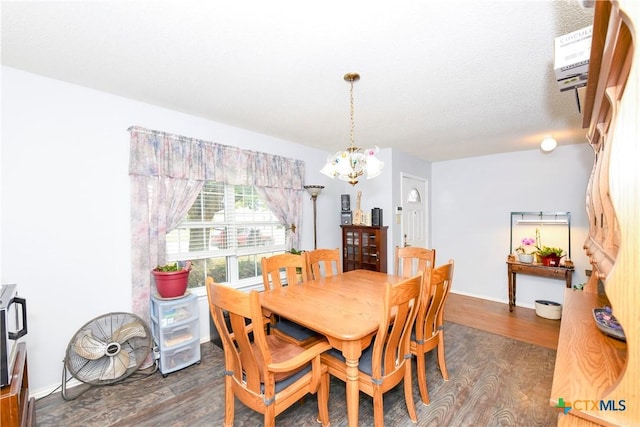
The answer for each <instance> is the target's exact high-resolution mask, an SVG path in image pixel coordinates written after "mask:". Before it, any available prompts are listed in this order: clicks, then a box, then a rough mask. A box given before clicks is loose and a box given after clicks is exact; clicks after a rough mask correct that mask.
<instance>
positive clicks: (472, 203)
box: [431, 143, 593, 308]
mask: <svg viewBox="0 0 640 427" xmlns="http://www.w3.org/2000/svg"><path fill="white" fill-rule="evenodd" d="M592 164H593V151H592V150H591V149H590V147H589V146H588V144H586V143H585V144H580V145H569V146H560V147H558V148H557V149H556V150H555V151H553V152H551V153H548V154H544V153H542V152H541V151H539V150H531V151H521V152H516V153H505V154H497V155H491V156H483V157H475V158H469V159H462V160H454V161H446V162H437V163H434V164H433V170H432V172H433V173H432V183H433V184H432V189H433V190H432V204H431V206H432V221H433V224H434V226H433V230H432V236H433V239H432V241H433V247H434V248H437V251H438V252H437V257H438V259H439V262H438V263H441V262H445V261H446V260H447V259H449V258H453V259H454V260H455V262H456V267H455V274H454V281H453V288H452V292H456V293H461V294H467V295H472V296H476V297H480V298H484V299H489V300H494V301H500V302H505V303H508V301H509V300H508V294H507V270H506V268H507V267H506V264H505V263H506V260H507V255H508V254H509V244H510V241H509V240H510V237H509V230H510V224H511V217H510V212H512V211H513V212H520V211H554V212H555V211H570V212H571V255H572V260H573V261H574V263H575V267H576V271H575V274H574V276H573V283H584V282H586V274H585V269H588V268H590V265H589V262H588V259H587V257H586V255H585V253H584V251H583V250H582V245H583V243H584V241H585V239H586V237H587V233H588V223H587V218H586V209H585V193H586V187H587V182H588V179H589V175H590V173H591V167H592ZM543 242H544V236H543ZM566 249H567V248H565V250H566ZM517 277H518V278H517V294H516V303H517V304H518V305H523V306H526V307H531V308H533V307H534V302H535V300H536V299H545V300H552V301H557V302H560V303H562V302H563V300H564V298H563V293H564V281H560V280H555V279H546V278H539V277H533V276H525V275H518V276H517Z"/></svg>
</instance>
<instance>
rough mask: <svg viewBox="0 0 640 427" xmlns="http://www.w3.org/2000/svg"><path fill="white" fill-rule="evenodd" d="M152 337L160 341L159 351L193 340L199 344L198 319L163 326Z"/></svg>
mask: <svg viewBox="0 0 640 427" xmlns="http://www.w3.org/2000/svg"><path fill="white" fill-rule="evenodd" d="M158 332H159V334H158ZM154 335H155V336H157V337H158V338H159V339H160V349H165V348H172V347H176V346H179V345H184V344H186V343H188V342H190V341H193V340H197V341H198V342H200V334H199V327H198V319H195V320H192V321H191V322H188V323H181V324H179V325H175V326H165V327H164V328H160V331H156V332H155V333H154Z"/></svg>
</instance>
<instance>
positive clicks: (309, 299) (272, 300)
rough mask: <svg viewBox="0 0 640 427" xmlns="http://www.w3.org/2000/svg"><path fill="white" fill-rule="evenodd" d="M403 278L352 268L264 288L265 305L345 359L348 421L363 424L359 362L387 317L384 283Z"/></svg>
mask: <svg viewBox="0 0 640 427" xmlns="http://www.w3.org/2000/svg"><path fill="white" fill-rule="evenodd" d="M402 280H404V278H403V277H400V276H395V275H393V274H387V273H381V272H377V271H370V270H351V271H347V272H344V273H340V274H337V275H333V276H329V277H326V278H321V279H317V280H309V281H307V282H304V283H301V284H296V285H290V286H283V287H280V288H274V289H270V290H267V291H264V292H261V293H260V298H261V303H262V307H263V310H266V311H267V312H272V313H275V314H278V315H280V316H282V317H285V318H287V319H289V320H292V321H294V322H296V323H298V324H300V325H303V326H306V327H307V328H309V329H312V330H314V331H316V332H318V333H319V334H322V335H324V336H325V337H326V338H327V340H328V341H329V344H331V346H332V347H333V348H335V349H337V350H340V351H341V352H342V355H343V356H344V358H345V360H346V373H347V381H346V398H347V418H348V425H349V426H357V425H358V410H359V402H360V390H359V385H358V362H359V359H360V355H361V354H362V350H363V349H365V348H367V347H368V346H369V345H370V344H371V340H372V338H373V336H374V335H375V333H376V332H377V330H378V325H379V323H380V319H381V318H382V309H383V299H384V288H385V286H384V284H385V283H391V284H395V283H398V282H400V281H402Z"/></svg>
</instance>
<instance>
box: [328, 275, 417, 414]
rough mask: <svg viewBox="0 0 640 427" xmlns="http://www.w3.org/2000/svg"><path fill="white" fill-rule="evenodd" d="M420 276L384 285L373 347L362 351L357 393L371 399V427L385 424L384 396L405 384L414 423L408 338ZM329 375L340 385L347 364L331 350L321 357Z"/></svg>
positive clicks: (409, 409) (407, 401)
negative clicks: (402, 383) (382, 301)
mask: <svg viewBox="0 0 640 427" xmlns="http://www.w3.org/2000/svg"><path fill="white" fill-rule="evenodd" d="M422 282H423V275H422V273H419V274H418V275H417V276H414V277H411V278H408V279H405V280H403V281H402V282H398V283H396V284H395V285H391V284H390V283H387V284H386V285H385V286H386V288H385V296H384V304H383V310H382V313H380V324H379V326H378V331H377V333H376V335H375V337H374V338H373V342H372V344H371V345H370V346H369V347H368V348H367V349H365V350H363V352H362V355H361V356H360V362H359V364H358V384H359V387H360V391H362V392H364V393H366V394H367V395H369V396H371V397H372V398H373V417H374V425H375V426H382V425H383V424H384V411H383V398H382V396H383V394H384V393H386V392H387V391H388V390H391V389H392V388H394V387H395V386H397V385H398V384H399V383H400V382H401V381H403V382H404V398H405V403H406V405H407V411H408V412H409V417H410V418H411V420H412V421H413V422H417V421H418V418H417V415H416V407H415V403H414V401H413V390H412V386H411V352H410V349H409V338H410V337H409V335H410V334H411V329H412V328H413V325H414V322H415V319H416V315H417V313H418V307H419V305H420V298H421V294H422V289H423V283H422ZM321 359H322V361H323V363H324V364H325V365H326V366H327V368H328V370H329V373H330V374H331V375H333V376H335V377H337V378H339V379H340V380H342V381H345V382H346V381H347V378H346V375H347V374H346V362H345V359H344V357H343V356H342V353H341V352H340V351H338V350H335V349H332V350H329V351H328V352H326V353H324V354H323V355H322V356H321Z"/></svg>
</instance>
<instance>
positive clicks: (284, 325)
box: [271, 318, 320, 341]
mask: <svg viewBox="0 0 640 427" xmlns="http://www.w3.org/2000/svg"><path fill="white" fill-rule="evenodd" d="M271 327H272V328H273V329H277V330H278V331H280V332H282V333H284V334H286V335H289V336H290V337H292V338H295V339H296V340H298V341H305V340H307V339H309V338H314V337H320V335H319V334H318V333H317V332H316V331H313V330H311V329H309V328H307V327H304V326H302V325H299V324H297V323H295V322H292V321H291V320H288V319H284V318H280V320H278V321H277V322H276V323H275V324H273V325H271Z"/></svg>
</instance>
